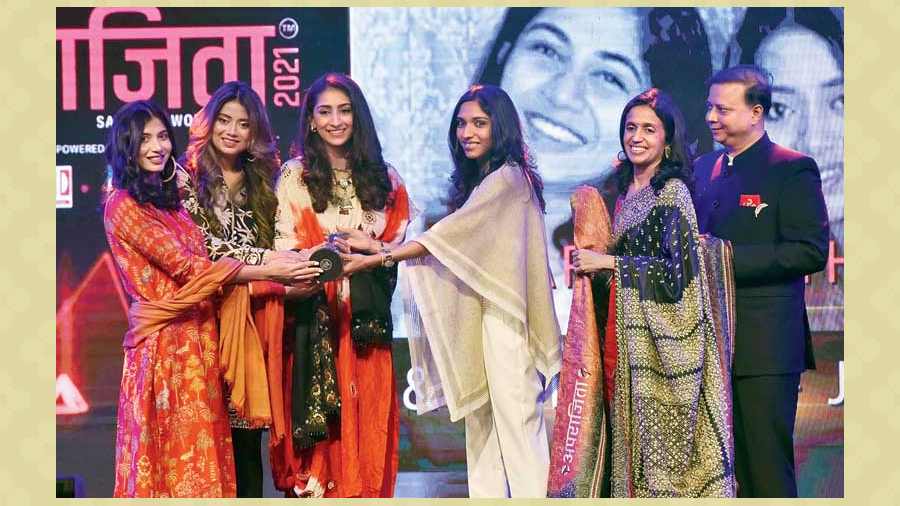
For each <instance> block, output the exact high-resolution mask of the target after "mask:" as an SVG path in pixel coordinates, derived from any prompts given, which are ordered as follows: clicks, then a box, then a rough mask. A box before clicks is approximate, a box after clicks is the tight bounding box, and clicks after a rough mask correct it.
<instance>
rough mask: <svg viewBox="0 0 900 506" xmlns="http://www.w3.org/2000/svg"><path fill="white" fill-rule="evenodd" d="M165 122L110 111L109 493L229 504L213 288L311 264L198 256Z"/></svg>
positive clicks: (145, 109) (154, 115)
mask: <svg viewBox="0 0 900 506" xmlns="http://www.w3.org/2000/svg"><path fill="white" fill-rule="evenodd" d="M168 118H169V115H168V114H167V113H166V112H165V111H163V110H162V109H161V108H160V107H159V106H158V105H156V104H154V103H152V102H148V101H138V102H132V103H130V104H126V105H125V106H124V107H122V108H121V109H120V110H119V111H118V112H117V113H116V115H115V118H114V123H113V127H112V129H110V132H109V138H108V141H107V146H106V159H107V162H108V164H109V167H110V170H111V175H112V181H111V183H112V191H111V193H110V194H109V196H108V198H107V200H106V203H105V207H104V214H103V224H104V228H105V229H106V238H107V241H108V242H109V248H110V251H111V252H112V256H113V258H114V259H115V261H116V265H117V267H118V271H119V275H120V278H121V280H122V285H123V287H124V290H125V293H127V294H128V299H129V300H130V301H131V307H130V309H129V315H128V316H129V329H128V333H127V334H126V335H125V343H124V346H125V363H124V366H123V370H122V384H121V387H120V391H119V409H118V413H117V420H116V483H115V489H114V491H113V494H114V495H115V496H116V497H234V495H235V478H234V458H233V455H232V449H231V434H230V432H229V430H228V417H227V415H226V412H225V406H224V404H223V400H222V390H221V374H220V370H219V361H218V349H217V342H216V341H217V335H218V333H217V329H216V320H215V310H214V307H213V304H212V299H211V297H212V296H213V295H215V294H216V292H217V291H218V290H219V288H221V287H222V286H223V285H225V284H228V283H244V282H247V281H251V280H269V281H276V282H283V283H294V282H300V281H302V280H304V279H306V278H309V277H313V276H314V275H315V274H316V273H317V271H318V269H314V268H310V264H309V263H306V262H304V263H297V262H292V261H289V260H285V259H276V260H273V261H272V262H270V263H269V264H267V265H265V266H245V265H244V264H242V263H241V262H239V261H237V260H233V259H230V258H223V259H221V260H219V261H217V262H215V263H213V262H211V261H210V260H209V258H208V257H207V255H206V248H205V246H204V243H203V234H202V233H201V232H200V230H199V229H198V228H197V227H196V225H194V222H193V221H191V218H190V217H189V216H188V213H187V212H186V211H185V210H184V208H182V207H181V203H180V200H179V196H178V189H177V184H176V181H175V163H174V159H173V157H172V154H173V152H174V151H175V145H174V141H173V138H172V127H171V125H170V124H169V119H168Z"/></svg>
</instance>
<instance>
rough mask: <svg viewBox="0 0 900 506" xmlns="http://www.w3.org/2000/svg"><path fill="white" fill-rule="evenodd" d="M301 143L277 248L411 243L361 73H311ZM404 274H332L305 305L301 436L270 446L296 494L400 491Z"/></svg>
mask: <svg viewBox="0 0 900 506" xmlns="http://www.w3.org/2000/svg"><path fill="white" fill-rule="evenodd" d="M292 147H293V149H294V151H295V152H296V153H297V154H298V156H297V157H296V158H293V159H291V160H289V161H288V162H286V163H285V164H284V167H283V170H282V173H281V177H280V179H279V181H278V184H277V186H276V194H277V196H278V209H277V212H276V217H275V248H276V249H278V250H289V249H298V250H307V251H308V250H312V249H315V248H317V247H319V246H320V245H322V243H323V241H325V240H326V238H327V237H328V236H329V235H331V234H335V233H340V232H343V233H351V232H356V233H358V234H359V237H361V238H362V241H351V242H350V243H349V244H348V243H343V241H342V240H340V241H339V242H341V244H342V246H341V247H349V246H353V247H355V248H357V249H359V250H362V251H378V250H379V249H381V248H386V247H388V245H391V244H399V243H400V242H402V241H403V238H404V236H405V234H406V226H407V224H408V223H409V219H410V202H409V197H408V195H407V193H406V187H405V186H404V185H403V181H402V180H401V179H400V175H399V174H398V173H397V171H396V170H394V168H393V167H391V166H389V165H388V164H387V163H385V161H384V159H383V158H382V154H381V143H380V142H379V141H378V135H377V134H376V132H375V124H374V121H373V120H372V115H371V113H370V112H369V107H368V105H367V103H366V99H365V97H364V96H363V93H362V91H361V90H360V89H359V86H358V85H357V84H356V83H355V82H354V81H353V80H351V79H350V78H349V77H348V76H346V75H343V74H335V73H329V74H326V75H324V76H322V77H320V78H319V79H317V80H316V81H315V82H313V84H312V85H311V86H310V88H309V90H307V92H306V96H305V97H304V100H303V105H302V107H301V112H300V127H299V130H298V133H297V136H296V138H295V139H294V144H293V146H292ZM396 273H397V271H396V268H395V267H391V266H383V267H382V268H379V269H378V270H377V271H375V272H374V273H372V275H371V276H359V277H354V279H353V280H350V279H348V278H339V279H337V280H334V281H328V282H324V283H323V285H324V294H319V295H317V296H316V297H314V298H313V299H312V300H311V301H308V305H307V306H306V307H305V308H304V310H303V311H300V312H298V311H295V314H297V322H296V327H295V328H296V330H295V332H294V344H293V350H294V352H293V356H292V357H291V359H290V360H291V363H290V367H286V368H285V371H286V372H291V376H290V379H288V380H286V381H285V385H286V387H287V388H288V395H285V413H291V419H292V428H291V432H292V436H293V438H290V437H289V438H285V440H284V442H283V443H280V444H279V445H278V446H277V447H276V448H274V450H273V454H272V469H273V474H274V478H275V486H276V487H278V488H279V489H281V490H285V491H286V492H287V493H288V494H289V495H296V496H298V497H323V496H324V497H392V496H393V495H394V486H395V484H396V480H397V470H398V464H399V430H400V422H399V416H400V408H399V400H398V398H397V390H396V381H395V379H394V366H393V361H392V351H391V342H392V338H393V335H392V321H391V315H390V311H389V308H390V301H391V294H392V293H393V289H394V285H395V284H396ZM301 313H302V314H301ZM304 315H306V316H309V317H310V318H311V320H310V321H304V318H305V317H304ZM304 329H307V330H304ZM335 374H336V377H335ZM292 439H293V441H292Z"/></svg>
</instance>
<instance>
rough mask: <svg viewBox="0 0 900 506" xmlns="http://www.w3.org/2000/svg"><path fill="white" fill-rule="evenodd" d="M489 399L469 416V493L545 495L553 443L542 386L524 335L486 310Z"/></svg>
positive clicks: (495, 312)
mask: <svg viewBox="0 0 900 506" xmlns="http://www.w3.org/2000/svg"><path fill="white" fill-rule="evenodd" d="M484 313H485V314H484V323H483V336H484V341H483V348H484V368H485V372H486V373H487V383H488V392H489V395H490V399H489V401H488V402H487V403H485V404H484V405H483V406H481V407H480V408H478V409H476V410H475V411H473V412H472V413H471V414H469V415H468V416H466V417H465V420H466V466H467V469H468V477H469V497H546V496H547V476H548V473H549V472H550V447H549V444H548V441H547V431H546V429H545V427H544V411H543V402H542V401H541V398H540V396H541V392H542V386H541V383H540V378H539V377H538V373H537V370H536V369H535V368H534V361H533V360H532V358H531V355H530V354H529V353H528V349H527V347H526V343H525V339H524V336H521V335H519V333H518V332H516V331H515V330H514V329H513V328H512V327H510V326H509V325H508V324H507V323H506V322H504V321H503V319H502V317H501V315H500V313H498V311H497V310H496V309H494V308H491V307H490V306H488V307H486V308H485V311H484Z"/></svg>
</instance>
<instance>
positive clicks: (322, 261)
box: [309, 233, 344, 281]
mask: <svg viewBox="0 0 900 506" xmlns="http://www.w3.org/2000/svg"><path fill="white" fill-rule="evenodd" d="M339 237H343V234H338V233H335V234H328V238H327V240H326V241H325V244H323V245H322V246H321V247H320V248H319V249H317V250H316V251H314V252H313V253H312V255H310V256H309V259H310V260H312V261H314V262H319V268H320V269H322V271H323V272H322V274H319V281H333V280H335V279H337V278H338V277H340V275H341V273H342V272H344V261H343V260H341V254H340V252H339V251H338V248H337V245H335V244H334V240H335V239H336V238H339Z"/></svg>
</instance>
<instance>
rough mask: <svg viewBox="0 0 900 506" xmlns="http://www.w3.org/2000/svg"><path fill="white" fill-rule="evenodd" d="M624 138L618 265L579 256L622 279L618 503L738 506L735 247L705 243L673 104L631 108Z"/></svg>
mask: <svg viewBox="0 0 900 506" xmlns="http://www.w3.org/2000/svg"><path fill="white" fill-rule="evenodd" d="M619 132H620V139H621V146H622V150H623V151H622V153H620V154H619V159H620V161H621V164H620V167H619V169H618V172H617V177H618V184H619V190H620V194H621V196H620V197H619V199H618V201H617V203H616V211H615V219H614V223H613V249H612V252H613V255H607V254H601V253H597V252H595V251H592V250H590V249H580V250H577V251H576V252H575V253H574V255H573V257H574V264H575V267H576V271H577V272H578V273H581V274H585V273H596V272H598V271H602V270H610V269H611V270H613V278H612V279H613V283H612V287H611V290H610V291H611V294H610V303H609V314H610V315H611V317H610V318H609V323H608V325H606V339H605V341H604V344H603V352H604V353H603V355H604V358H603V363H604V365H605V366H606V367H604V370H603V376H604V383H605V384H606V385H607V388H605V389H604V390H605V397H606V401H607V403H608V404H609V412H610V413H611V422H612V423H611V425H612V438H611V439H612V448H611V449H612V469H611V493H612V495H613V496H615V497H633V496H638V497H699V496H719V497H733V496H734V494H735V480H734V468H733V463H734V450H733V439H732V433H731V397H730V391H731V390H730V366H731V342H730V336H731V335H732V333H731V332H730V331H729V328H728V326H729V324H730V322H731V321H732V320H731V319H729V315H730V313H729V308H732V307H733V303H730V302H729V291H728V286H729V283H728V279H729V276H730V272H729V270H730V269H729V266H728V262H727V259H728V256H727V248H726V249H725V250H723V249H722V248H721V245H719V246H720V248H719V249H714V248H713V245H711V244H707V242H706V241H705V240H703V239H701V237H700V236H699V234H698V231H697V219H696V216H695V214H694V207H693V204H692V201H691V194H690V191H689V187H688V184H689V183H690V166H691V164H690V160H689V158H688V157H687V155H686V153H685V150H684V149H685V148H684V141H683V136H682V135H683V134H682V132H683V120H682V118H681V113H680V112H679V110H678V108H677V106H676V105H675V104H674V103H673V102H672V99H671V98H670V97H669V96H668V95H666V94H665V93H663V92H661V91H659V90H657V89H655V88H653V89H650V90H648V91H646V92H644V93H642V94H640V95H638V96H637V97H635V98H633V99H632V100H631V101H629V102H628V104H627V105H626V106H625V109H624V111H623V112H622V117H621V120H620V125H619ZM716 258H718V259H719V260H715V259H716ZM710 259H712V260H710ZM731 293H732V294H733V291H732V292H731ZM609 387H611V388H609Z"/></svg>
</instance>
